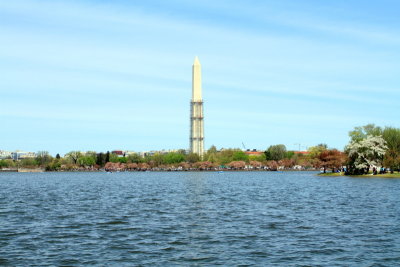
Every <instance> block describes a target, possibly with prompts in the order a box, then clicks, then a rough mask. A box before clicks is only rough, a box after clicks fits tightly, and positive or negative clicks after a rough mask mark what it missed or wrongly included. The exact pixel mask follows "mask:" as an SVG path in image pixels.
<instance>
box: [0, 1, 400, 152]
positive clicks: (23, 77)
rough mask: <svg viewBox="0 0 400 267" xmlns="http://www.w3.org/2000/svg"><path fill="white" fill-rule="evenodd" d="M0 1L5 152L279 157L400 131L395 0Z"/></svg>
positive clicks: (0, 116)
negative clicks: (240, 152)
mask: <svg viewBox="0 0 400 267" xmlns="http://www.w3.org/2000/svg"><path fill="white" fill-rule="evenodd" d="M138 2H139V1H123V0H120V1H100V0H98V1H94V0H92V1H89V0H87V1H57V0H51V1H50V0H41V1H35V0H30V1H27V0H13V1H7V0H0V106H1V107H0V123H1V126H0V129H1V130H0V140H1V141H0V150H15V149H22V150H28V151H38V150H47V151H49V152H50V153H52V154H55V153H61V154H64V153H66V152H68V151H71V150H83V151H87V150H96V151H107V150H113V149H126V150H134V151H146V150H159V149H174V148H187V147H188V145H189V101H190V97H191V65H192V63H193V60H194V57H195V56H196V55H197V56H199V59H200V62H201V64H202V72H203V97H204V102H205V103H204V108H205V110H204V111H205V137H206V138H205V144H206V148H208V147H209V146H211V145H213V144H214V145H216V146H217V147H218V148H221V147H242V142H243V143H244V144H245V145H246V147H247V148H257V149H266V148H267V147H268V146H269V145H273V144H280V143H282V144H285V145H286V146H287V148H288V149H298V145H295V144H297V143H300V144H302V146H304V147H308V146H313V145H316V144H318V143H327V144H328V145H329V147H335V148H339V149H342V148H343V147H344V146H345V145H346V144H347V142H348V131H350V130H351V129H353V128H354V127H355V126H361V125H365V124H367V123H375V124H378V125H381V126H385V125H387V126H394V127H400V122H399V119H398V117H399V113H400V112H399V106H400V104H399V100H400V93H399V89H400V88H399V87H400V75H399V74H400V71H399V70H400V49H399V47H400V18H399V16H398V10H399V9H400V3H399V2H398V1H394V0H393V1H388V0H382V1H361V0H360V1H355V0H353V1H345V0H337V1H316V0H310V1H298V0H296V1H295V0H293V1H255V0H250V1H248V0H247V1H244V0H243V1H227V0H220V1H207V0H206V1H180V0H172V1H141V3H138Z"/></svg>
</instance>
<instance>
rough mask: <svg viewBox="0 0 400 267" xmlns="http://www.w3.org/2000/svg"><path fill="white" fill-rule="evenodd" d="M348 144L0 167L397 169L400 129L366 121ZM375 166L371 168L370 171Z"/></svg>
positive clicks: (75, 158)
mask: <svg viewBox="0 0 400 267" xmlns="http://www.w3.org/2000/svg"><path fill="white" fill-rule="evenodd" d="M349 137H350V142H349V144H348V145H347V146H346V147H345V149H344V151H343V152H342V151H339V150H337V149H330V148H328V146H327V145H326V144H318V145H316V146H312V147H310V148H309V149H308V150H307V153H297V152H295V151H288V150H287V149H286V146H285V145H283V144H277V145H271V146H269V147H268V148H267V149H266V150H265V151H264V152H263V153H260V154H256V155H251V154H250V155H248V154H247V153H245V152H244V151H242V150H240V149H234V148H233V149H232V148H231V149H220V150H218V149H217V148H216V147H215V146H211V147H210V148H209V149H208V150H207V151H206V153H205V155H204V156H203V157H202V158H200V157H199V155H197V154H193V153H186V151H185V150H183V149H182V150H178V151H176V152H170V153H165V154H164V153H155V154H153V155H147V156H145V157H141V156H140V155H138V154H135V153H133V154H129V155H123V156H118V155H116V154H114V153H110V152H100V153H97V152H95V151H87V152H84V153H82V152H80V151H70V152H68V153H67V154H65V155H64V157H61V156H60V155H59V154H57V155H56V156H55V157H52V156H51V155H50V154H49V153H48V152H47V151H39V152H37V153H36V157H35V158H26V159H21V160H19V161H14V160H11V159H5V160H0V168H43V169H45V170H47V171H73V170H81V171H83V170H88V171H94V170H107V171H125V170H128V171H144V170H222V169H233V170H243V169H252V170H271V171H276V170H285V169H286V170H287V169H296V170H310V169H321V170H323V171H324V172H326V171H328V170H329V171H332V172H336V171H345V172H346V173H348V174H356V175H359V174H365V173H368V172H369V171H370V170H371V168H372V169H373V171H374V172H376V171H377V169H376V168H377V167H378V166H379V167H384V168H386V169H388V170H390V171H391V172H393V171H395V170H397V171H399V169H400V129H397V128H393V127H384V128H381V127H379V126H375V125H373V124H369V125H366V126H361V127H356V128H355V129H354V130H352V131H350V132H349ZM374 168H375V169H374Z"/></svg>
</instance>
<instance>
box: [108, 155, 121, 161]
mask: <svg viewBox="0 0 400 267" xmlns="http://www.w3.org/2000/svg"><path fill="white" fill-rule="evenodd" d="M108 157H109V162H112V163H117V162H119V160H118V155H117V154H114V153H110V154H109V156H108Z"/></svg>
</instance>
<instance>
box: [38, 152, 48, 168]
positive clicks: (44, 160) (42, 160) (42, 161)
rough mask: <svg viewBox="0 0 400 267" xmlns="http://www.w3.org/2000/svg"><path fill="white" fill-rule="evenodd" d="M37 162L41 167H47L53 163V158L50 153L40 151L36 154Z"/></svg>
mask: <svg viewBox="0 0 400 267" xmlns="http://www.w3.org/2000/svg"><path fill="white" fill-rule="evenodd" d="M35 160H36V162H37V163H38V165H39V166H45V165H46V164H48V163H50V162H51V160H52V157H51V156H50V154H49V152H47V151H38V152H37V153H36V158H35Z"/></svg>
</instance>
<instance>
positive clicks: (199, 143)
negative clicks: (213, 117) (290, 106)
mask: <svg viewBox="0 0 400 267" xmlns="http://www.w3.org/2000/svg"><path fill="white" fill-rule="evenodd" d="M203 119H204V115H203V98H202V97H201V65H200V61H199V59H198V58H197V57H196V58H195V59H194V63H193V70H192V101H191V102H190V152H192V153H196V154H198V155H199V156H200V157H202V156H203V154H204V122H203Z"/></svg>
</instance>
